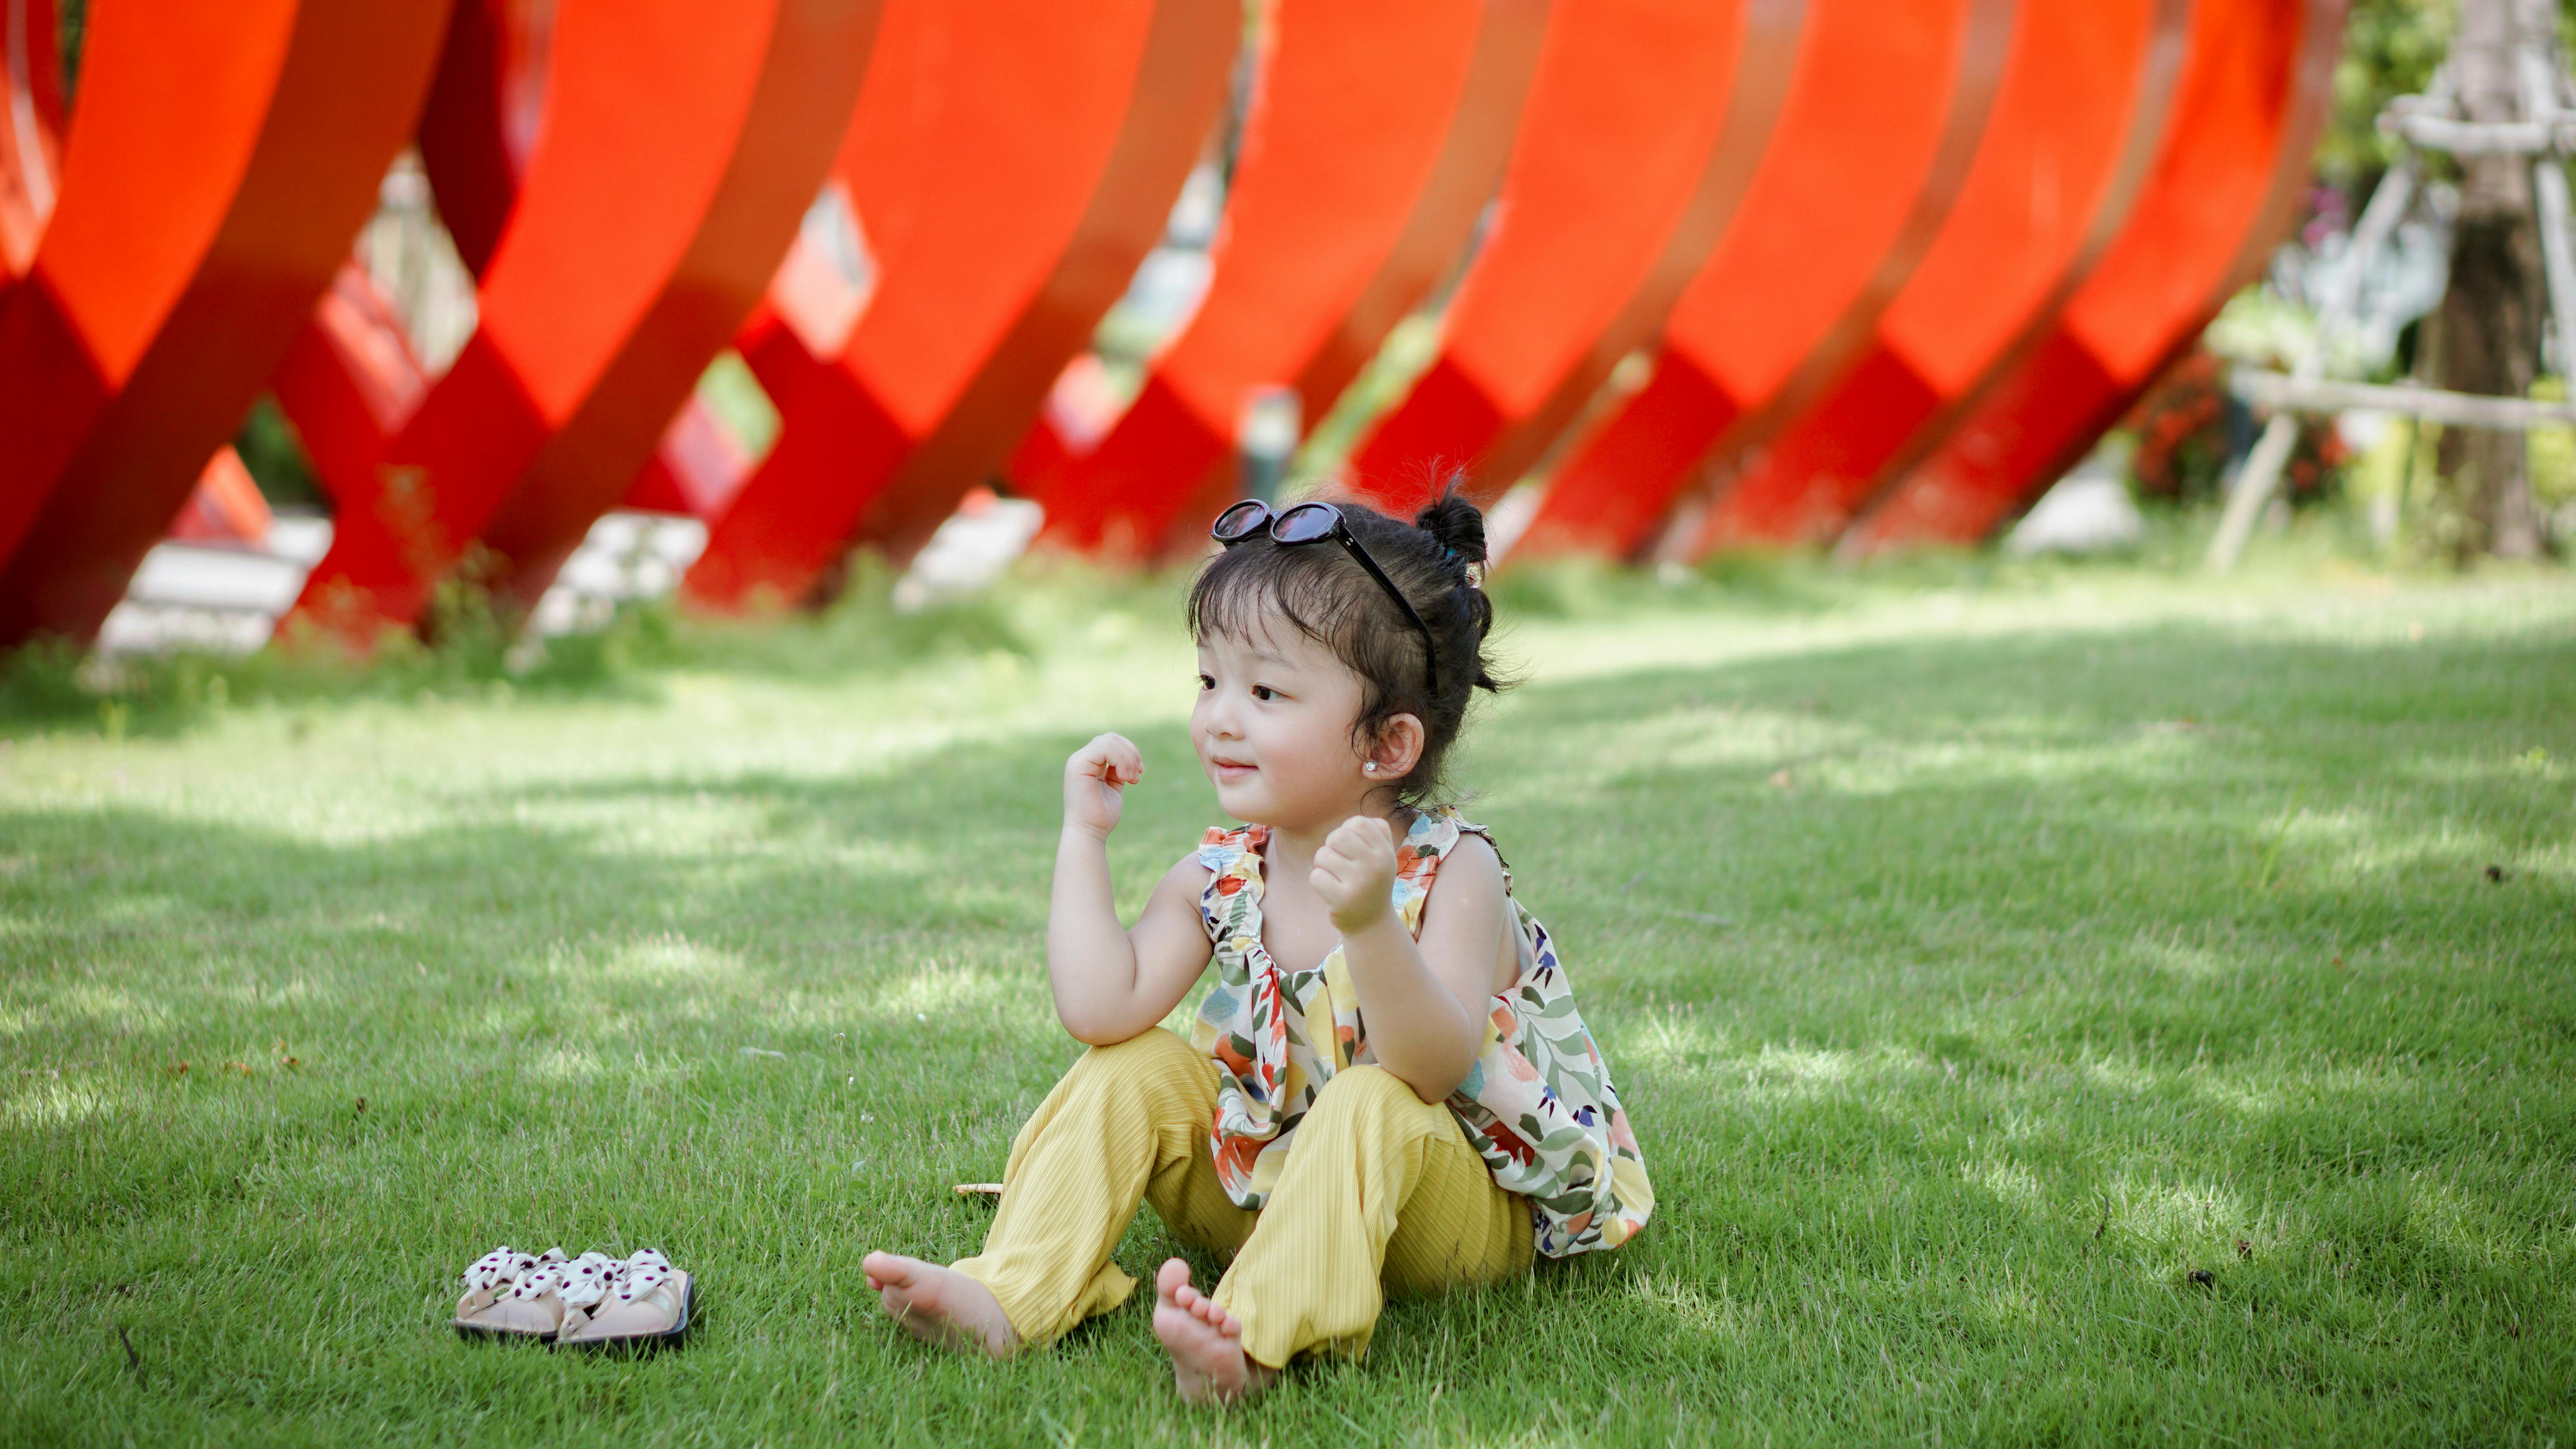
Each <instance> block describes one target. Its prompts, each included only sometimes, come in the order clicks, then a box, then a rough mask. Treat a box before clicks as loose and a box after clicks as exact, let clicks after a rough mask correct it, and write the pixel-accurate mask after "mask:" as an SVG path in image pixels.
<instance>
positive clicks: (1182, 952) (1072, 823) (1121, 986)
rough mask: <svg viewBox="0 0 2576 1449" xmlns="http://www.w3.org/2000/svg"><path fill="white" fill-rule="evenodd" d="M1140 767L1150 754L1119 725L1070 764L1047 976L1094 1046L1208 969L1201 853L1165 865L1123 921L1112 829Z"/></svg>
mask: <svg viewBox="0 0 2576 1449" xmlns="http://www.w3.org/2000/svg"><path fill="white" fill-rule="evenodd" d="M1144 774H1145V762H1144V757H1143V756H1142V755H1141V754H1139V753H1138V751H1137V749H1136V747H1135V746H1134V745H1133V744H1130V743H1129V742H1128V741H1127V740H1126V739H1125V738H1124V737H1123V736H1120V735H1114V734H1106V735H1102V736H1100V737H1099V738H1097V739H1095V740H1093V741H1092V742H1091V743H1090V744H1087V745H1085V746H1083V747H1082V748H1081V749H1080V750H1077V751H1075V752H1074V755H1073V758H1071V759H1069V760H1067V761H1066V762H1065V767H1064V830H1063V833H1062V834H1061V835H1059V836H1058V837H1057V840H1056V850H1055V886H1054V890H1053V893H1052V895H1051V897H1050V899H1049V902H1048V907H1047V985H1048V987H1049V989H1050V990H1052V991H1053V993H1054V995H1055V1014H1056V1019H1057V1020H1058V1021H1061V1022H1063V1023H1064V1029H1065V1030H1066V1031H1068V1032H1071V1033H1072V1034H1073V1038H1074V1040H1076V1041H1079V1042H1083V1043H1086V1044H1088V1045H1091V1046H1109V1045H1111V1044H1113V1043H1117V1042H1122V1041H1125V1040H1127V1039H1128V1038H1129V1037H1132V1036H1135V1035H1137V1034H1138V1033H1140V1032H1142V1031H1145V1030H1146V1029H1147V1028H1149V1027H1152V1026H1153V1025H1154V1024H1156V1023H1157V1022H1160V1021H1161V1020H1162V1019H1163V1018H1164V1017H1165V1016H1167V1015H1169V1014H1170V1012H1171V1010H1172V1008H1173V1007H1175V1006H1177V1005H1179V1004H1180V1000H1181V998H1182V997H1183V996H1186V995H1188V994H1189V989H1190V984H1191V983H1192V982H1194V981H1196V980H1198V978H1199V973H1200V972H1202V971H1204V970H1206V969H1207V963H1208V956H1209V947H1208V938H1207V932H1206V930H1205V929H1204V928H1203V927H1201V926H1200V924H1199V907H1198V900H1199V894H1200V892H1201V891H1202V890H1203V889H1205V887H1206V884H1207V868H1206V867H1205V866H1202V865H1200V864H1199V861H1198V854H1197V852H1195V851H1193V852H1191V853H1190V854H1188V855H1185V856H1183V857H1181V859H1180V860H1179V861H1178V862H1176V863H1175V864H1174V865H1173V866H1172V868H1171V869H1170V870H1168V871H1166V872H1164V874H1163V878H1162V880H1161V881H1160V882H1158V883H1157V884H1156V885H1155V887H1154V894H1153V895H1152V896H1151V897H1150V898H1148V899H1147V900H1146V902H1145V910H1144V913H1143V914H1142V915H1140V916H1138V917H1137V918H1136V924H1135V926H1134V927H1133V928H1132V929H1130V928H1127V927H1122V926H1121V925H1119V923H1118V906H1117V901H1116V899H1115V897H1114V896H1113V894H1112V891H1111V886H1110V880H1109V845H1108V842H1109V833H1110V832H1111V831H1112V830H1115V829H1117V828H1118V816H1119V811H1120V806H1121V804H1122V803H1123V796H1122V793H1121V792H1123V791H1124V790H1125V788H1126V787H1127V786H1129V785H1132V784H1134V783H1135V782H1136V781H1138V780H1140V779H1142V778H1144Z"/></svg>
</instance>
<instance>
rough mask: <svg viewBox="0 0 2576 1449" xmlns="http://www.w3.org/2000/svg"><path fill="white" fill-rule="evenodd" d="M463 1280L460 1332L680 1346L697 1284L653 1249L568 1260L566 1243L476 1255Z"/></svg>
mask: <svg viewBox="0 0 2576 1449" xmlns="http://www.w3.org/2000/svg"><path fill="white" fill-rule="evenodd" d="M463 1281H464V1287H465V1296H464V1297H462V1298H459V1299H458V1300H456V1331H457V1333H458V1334H460V1335H462V1336H464V1337H467V1338H533V1339H536V1340H537V1341H538V1342H540V1343H558V1344H561V1343H572V1344H579V1345H580V1346H582V1347H584V1348H610V1347H627V1348H643V1347H661V1346H665V1345H676V1344H678V1343H679V1341H680V1340H681V1339H682V1338H684V1337H686V1335H687V1333H688V1330H689V1310H690V1306H691V1300H692V1299H693V1297H694V1295H695V1290H696V1284H695V1283H694V1282H693V1281H692V1280H691V1278H690V1275H689V1274H687V1273H684V1272H681V1271H680V1270H679V1269H676V1268H674V1267H672V1266H671V1260H670V1259H668V1258H666V1257H664V1256H663V1255H662V1254H661V1253H660V1252H658V1251H656V1250H655V1249H652V1248H646V1249H643V1250H642V1251H640V1252H638V1253H636V1254H635V1255H634V1256H633V1257H631V1258H628V1259H626V1260H625V1261H623V1262H620V1261H618V1260H617V1259H615V1258H611V1257H609V1256H608V1255H607V1254H605V1253H584V1254H582V1255H581V1256H580V1257H578V1258H566V1257H565V1256H564V1252H563V1249H561V1248H550V1249H548V1250H546V1251H545V1252H543V1253H536V1254H531V1253H522V1252H518V1251H516V1250H514V1249H512V1248H510V1247H509V1246H508V1245H506V1244H505V1245H503V1246H501V1247H499V1248H495V1249H493V1250H492V1251H491V1252H490V1253H487V1254H485V1255H484V1256H483V1257H481V1258H478V1259H476V1260H475V1261H474V1264H473V1266H471V1267H469V1268H467V1269H466V1270H465V1273H464V1279H463Z"/></svg>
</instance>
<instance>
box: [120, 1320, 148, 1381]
mask: <svg viewBox="0 0 2576 1449" xmlns="http://www.w3.org/2000/svg"><path fill="white" fill-rule="evenodd" d="M116 1341H117V1342H119V1343H121V1344H124V1345H125V1366H126V1367H127V1368H130V1369H132V1370H134V1382H135V1383H137V1384H141V1385H146V1386H148V1385H149V1384H150V1383H151V1380H149V1379H146V1378H145V1377H144V1376H143V1355H141V1354H139V1353H136V1352H135V1351H134V1340H133V1339H131V1338H128V1337H126V1336H125V1325H124V1324H122V1323H120V1324H118V1325H116Z"/></svg>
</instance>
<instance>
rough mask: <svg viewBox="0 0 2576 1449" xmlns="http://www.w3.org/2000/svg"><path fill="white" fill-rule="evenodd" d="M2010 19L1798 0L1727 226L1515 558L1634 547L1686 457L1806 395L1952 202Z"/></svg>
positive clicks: (1907, 271)
mask: <svg viewBox="0 0 2576 1449" xmlns="http://www.w3.org/2000/svg"><path fill="white" fill-rule="evenodd" d="M2012 24H2013V6H2012V4H2011V0H1907V3H1903V4H1888V3H1884V0H1813V14H1812V17H1811V19H1810V21H1809V25H1808V40H1807V44H1806V45H1805V46H1804V47H1803V48H1802V49H1801V51H1800V53H1799V56H1798V59H1797V62H1796V66H1795V69H1794V72H1793V74H1792V79H1791V86H1790V95H1789V100H1788V102H1787V105H1786V106H1785V107H1784V109H1783V111H1782V114H1781V119H1780V125H1779V128H1778V131H1777V134H1776V135H1775V137H1774V139H1773V141H1772V144H1771V148H1770V150H1769V152H1768V153H1767V154H1766V155H1765V156H1764V157H1763V160H1762V165H1761V169H1760V170H1759V172H1758V173H1757V174H1756V175H1755V178H1754V181H1753V186H1752V190H1751V194H1750V195H1748V196H1747V198H1746V200H1745V204H1744V207H1743V208H1742V211H1741V213H1740V215H1739V217H1738V219H1737V221H1736V224H1735V226H1734V227H1732V228H1731V229H1730V230H1729V231H1728V233H1727V235H1726V237H1725V238H1724V240H1722V241H1721V242H1720V243H1719V244H1718V246H1717V249H1716V250H1715V252H1714V253H1712V254H1711V256H1710V257H1709V260H1708V264H1707V265H1706V266H1705V267H1704V268H1702V269H1701V271H1700V273H1699V274H1698V275H1697V276H1696V277H1694V278H1692V280H1691V283H1690V286H1689V287H1688V288H1687V289H1686V290H1685V291H1684V292H1683V294H1682V296H1681V299H1680V300H1679V301H1678V302H1676V303H1675V304H1674V306H1673V310H1672V314H1671V316H1670V317H1669V318H1668V319H1667V320H1666V322H1665V326H1664V333H1663V339H1662V346H1661V349H1660V350H1659V352H1658V353H1657V355H1656V357H1655V359H1654V362H1653V365H1652V367H1651V369H1650V370H1649V372H1648V374H1647V378H1646V380H1645V382H1644V385H1643V386H1642V387H1641V388H1640V389H1639V390H1638V391H1637V392H1635V393H1634V394H1632V395H1630V396H1628V397H1627V398H1625V399H1624V400H1619V401H1616V402H1614V403H1612V404H1611V405H1610V406H1609V407H1608V408H1607V409H1606V411H1605V414H1604V416H1603V418H1602V420H1601V422H1600V423H1599V425H1598V426H1596V427H1594V428H1593V429H1591V430H1590V431H1589V432H1588V433H1587V434H1586V435H1584V436H1582V437H1581V438H1579V439H1578V440H1576V442H1575V443H1574V445H1573V447H1572V450H1571V453H1570V455H1569V456H1568V457H1567V458H1566V459H1565V461H1563V462H1562V463H1560V464H1559V465H1558V467H1557V468H1556V469H1555V470H1554V476H1553V478H1552V480H1551V482H1550V485H1549V487H1548V491H1547V493H1546V495H1545V496H1544V498H1543V499H1542V501H1541V503H1540V506H1539V510H1538V512H1537V514H1536V515H1535V516H1534V517H1533V519H1532V521H1531V523H1530V526H1529V528H1528V530H1527V531H1526V532H1525V533H1524V534H1523V536H1522V538H1521V540H1520V541H1519V543H1518V544H1516V545H1515V547H1514V550H1513V551H1514V554H1515V555H1516V556H1522V557H1537V556H1543V555H1546V554H1549V553H1558V552H1566V551H1574V550H1582V551H1598V552H1605V553H1609V554H1612V555H1614V556H1626V555H1629V554H1632V553H1634V552H1636V551H1638V550H1639V549H1641V548H1643V547H1644V546H1645V544H1646V542H1647V540H1648V537H1649V535H1650V534H1651V533H1652V531H1653V529H1654V527H1655V525H1656V524H1657V523H1658V522H1659V521H1661V520H1662V519H1663V518H1664V516H1665V515H1666V513H1667V512H1668V511H1669V510H1670V509H1671V508H1672V506H1673V501H1674V499H1675V498H1676V497H1677V496H1678V495H1679V494H1680V492H1681V490H1682V489H1683V487H1684V485H1685V484H1686V483H1688V482H1689V481H1690V480H1691V478H1692V476H1693V470H1694V469H1695V467H1696V466H1697V465H1698V463H1699V461H1700V460H1701V459H1702V458H1704V457H1706V456H1708V455H1709V454H1710V453H1711V452H1712V451H1718V450H1725V449H1732V448H1736V447H1740V446H1742V445H1743V444H1745V443H1746V442H1749V441H1752V440H1756V439H1759V438H1761V437H1764V436H1766V435H1767V434H1768V433H1769V432H1771V431H1773V430H1775V429H1776V428H1778V427H1779V426H1781V425H1782V424H1783V423H1784V422H1785V421H1786V420H1787V418H1788V417H1790V416H1793V415H1794V413H1795V411H1796V410H1797V409H1798V408H1799V407H1801V406H1803V405H1804V404H1805V403H1807V402H1808V401H1811V400H1812V399H1813V398H1814V397H1815V396H1816V395H1817V394H1818V393H1819V392H1820V391H1821V390H1822V388H1823V387H1824V385H1825V383H1826V382H1828V381H1829V380H1830V379H1831V378H1832V376H1834V375H1835V373H1836V372H1837V371H1838V370H1839V369H1840V368H1841V367H1842V366H1843V365H1844V364H1845V363H1846V362H1847V361H1848V359H1849V358H1850V357H1851V356H1852V355H1853V354H1854V353H1855V352H1856V351H1857V349H1858V348H1859V347H1860V346H1861V345H1862V344H1863V343H1864V342H1865V341H1866V339H1867V338H1868V337H1869V335H1870V333H1871V331H1872V329H1873V328H1874V326H1875V325H1876V322H1877V319H1878V317H1879V315H1880V314H1881V313H1882V312H1883V311H1884V310H1885V308H1886V306H1887V304H1888V302H1889V300H1890V299H1891V298H1892V297H1893V296H1895V294H1896V293H1897V292H1898V290H1899V289H1900V288H1902V287H1903V286H1904V284H1905V283H1906V281H1907V280H1908V279H1909V278H1910V277H1911V276H1912V275H1913V273H1914V269H1915V267H1916V266H1917V265H1918V264H1919V263H1920V262H1921V260H1922V258H1923V256H1924V254H1925V252H1926V251H1927V250H1928V249H1929V247H1930V246H1931V244H1932V240H1933V238H1934V237H1935V236H1936V235H1937V234H1938V232H1939V229H1940V227H1941V225H1942V223H1943V222H1944V220H1945V219H1946V218H1947V217H1948V215H1949V213H1950V209H1951V207H1952V205H1953V204H1954V203H1955V202H1956V200H1957V198H1958V196H1959V194H1960V188H1961V187H1962V185H1963V184H1964V182H1965V179H1966V176H1967V173H1968V169H1969V164H1970V161H1971V159H1972V158H1973V157H1974V156H1975V155H1976V152H1977V148H1978V144H1979V142H1980V140H1981V139H1982V137H1983V135H1984V132H1985V127H1986V123H1987V119H1988V116H1989V114H1990V111H1991V107H1992V104H1993V101H1994V98H1995V91H1996V86H1997V83H1998V81H1999V78H2000V74H2001V70H2002V60H2003V55H2004V52H2005V49H2006V46H2007V44H2008V42H2009V39H2010V36H2011V26H2012ZM1854 176H1867V177H1870V178H1872V180H1873V182H1874V184H1872V185H1868V186H1854V185H1852V184H1850V178H1852V177H1854Z"/></svg>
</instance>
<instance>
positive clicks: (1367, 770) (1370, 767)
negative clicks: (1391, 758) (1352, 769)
mask: <svg viewBox="0 0 2576 1449" xmlns="http://www.w3.org/2000/svg"><path fill="white" fill-rule="evenodd" d="M1360 773H1361V774H1363V775H1374V774H1376V773H1377V761H1375V760H1371V761H1369V762H1368V763H1367V764H1365V765H1362V766H1360Z"/></svg>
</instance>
